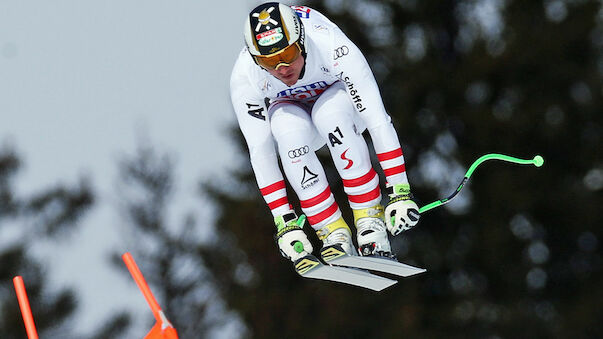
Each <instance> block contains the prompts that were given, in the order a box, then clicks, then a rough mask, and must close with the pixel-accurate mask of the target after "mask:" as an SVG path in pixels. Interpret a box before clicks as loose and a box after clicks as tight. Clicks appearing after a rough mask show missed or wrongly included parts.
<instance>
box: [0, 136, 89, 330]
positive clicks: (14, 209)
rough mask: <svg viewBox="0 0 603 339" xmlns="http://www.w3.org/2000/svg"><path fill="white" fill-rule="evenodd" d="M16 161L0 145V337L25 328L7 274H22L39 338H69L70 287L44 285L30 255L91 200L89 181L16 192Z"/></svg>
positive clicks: (70, 225) (38, 266)
mask: <svg viewBox="0 0 603 339" xmlns="http://www.w3.org/2000/svg"><path fill="white" fill-rule="evenodd" d="M20 166H21V161H20V159H19V157H18V156H17V154H16V153H15V152H14V151H13V150H12V149H9V148H8V147H4V148H2V149H1V150H0V233H1V234H2V240H1V242H0V286H2V288H1V289H0V333H1V336H2V338H25V337H26V334H25V327H24V325H23V320H22V318H21V312H20V310H19V305H18V302H17V297H16V294H15V290H14V288H13V283H12V279H13V277H15V276H17V275H21V276H23V278H24V281H25V285H26V288H27V293H28V297H29V301H30V303H31V307H32V312H33V313H34V319H35V323H36V327H37V330H38V333H39V335H40V337H47V338H58V337H61V338H73V337H74V334H73V333H72V331H71V330H70V326H69V321H70V317H72V316H73V315H74V311H75V309H76V306H77V303H76V297H75V293H74V291H73V290H71V289H69V288H62V289H60V290H51V289H50V288H48V287H47V281H46V274H47V273H48V272H47V270H46V269H45V268H44V267H42V265H41V263H40V262H38V261H37V260H36V259H35V258H33V257H32V255H30V253H29V250H30V249H31V248H32V247H33V246H35V244H36V242H37V241H38V240H41V239H44V238H48V237H51V238H52V237H57V236H59V235H63V234H65V232H70V231H71V230H73V229H74V227H76V226H77V224H78V222H79V220H80V218H81V216H82V215H83V214H84V213H85V212H86V211H87V210H88V209H89V208H90V206H91V205H92V203H93V195H92V191H91V189H90V186H89V184H88V183H87V182H86V181H81V182H80V183H78V184H76V185H70V186H67V185H60V186H56V187H53V188H47V189H43V190H41V191H40V192H39V193H36V194H34V195H32V196H29V197H21V196H19V195H17V194H16V193H15V190H14V180H15V176H16V174H17V172H18V171H19V169H20Z"/></svg>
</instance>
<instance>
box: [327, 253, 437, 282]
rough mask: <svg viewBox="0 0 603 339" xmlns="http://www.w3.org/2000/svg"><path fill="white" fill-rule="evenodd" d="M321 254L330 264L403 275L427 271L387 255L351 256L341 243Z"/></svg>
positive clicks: (407, 275) (408, 275)
mask: <svg viewBox="0 0 603 339" xmlns="http://www.w3.org/2000/svg"><path fill="white" fill-rule="evenodd" d="M320 255H321V257H322V259H323V260H324V261H325V262H326V263H327V264H329V265H337V266H343V267H354V268H360V269H365V270H371V271H378V272H383V273H389V274H393V275H397V276H401V277H410V276H412V275H415V274H419V273H423V272H425V271H426V270H425V269H424V268H419V267H414V266H410V265H407V264H403V263H400V262H398V261H396V260H394V259H389V258H386V257H375V256H373V257H361V256H351V255H349V254H347V253H345V252H344V251H343V248H342V247H341V245H331V246H327V247H325V248H323V249H322V250H321V253H320Z"/></svg>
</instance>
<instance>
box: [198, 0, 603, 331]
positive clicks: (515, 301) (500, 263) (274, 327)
mask: <svg viewBox="0 0 603 339" xmlns="http://www.w3.org/2000/svg"><path fill="white" fill-rule="evenodd" d="M309 5H310V6H311V7H314V8H316V9H318V10H320V11H321V12H322V13H323V14H325V15H327V16H328V17H329V18H330V19H331V20H333V21H334V22H335V23H337V24H338V25H339V26H340V27H341V28H342V29H343V31H344V32H346V34H347V35H348V36H349V37H350V38H351V39H352V41H354V42H355V43H356V44H357V45H358V46H359V47H360V49H361V50H362V51H363V52H364V53H365V55H366V57H367V59H368V60H369V64H370V65H371V67H372V68H373V71H374V72H375V75H376V77H377V81H378V83H379V86H380V89H381V92H382V95H383V99H384V102H385V106H386V108H387V109H388V112H389V113H390V115H391V116H392V119H393V121H394V124H395V126H396V129H397V131H398V133H399V135H400V139H401V141H402V144H403V149H404V151H405V158H406V162H407V169H408V171H409V172H408V174H409V179H410V182H411V185H412V187H413V191H414V194H415V195H416V196H417V197H418V198H419V200H422V201H423V202H424V203H427V202H430V201H433V200H436V199H437V198H439V197H441V196H445V195H447V193H450V192H451V191H452V190H453V189H454V188H455V187H456V185H457V184H458V182H460V179H461V178H462V175H463V174H464V170H466V168H467V167H468V166H469V165H470V164H471V162H473V161H474V160H475V159H476V158H477V157H479V156H481V155H482V154H485V153H491V152H496V153H505V154H510V155H516V156H520V157H525V158H531V157H533V156H534V155H535V154H541V155H542V156H543V157H544V158H545V165H544V166H543V167H542V168H540V169H535V168H533V167H531V168H527V167H523V168H522V167H518V166H510V165H509V166H507V165H503V164H495V163H492V164H487V165H486V164H485V165H482V168H480V169H479V170H478V171H477V172H476V173H475V174H474V177H473V178H472V179H471V182H470V184H469V185H468V187H467V188H465V189H464V191H463V192H462V193H461V195H462V198H458V200H460V203H454V204H451V206H450V207H448V208H441V209H438V210H434V211H430V212H428V213H426V214H425V215H424V216H423V218H422V221H421V222H420V224H419V226H418V227H417V228H416V229H413V230H411V231H410V232H407V233H406V234H403V235H401V236H398V237H396V238H394V240H393V244H392V245H393V246H394V249H395V251H397V253H398V257H399V259H400V260H402V261H404V262H407V263H411V264H417V265H418V266H422V267H426V268H427V269H428V271H427V272H426V273H424V274H423V275H421V276H418V277H414V278H412V279H402V281H401V282H400V283H399V284H398V285H396V286H394V287H392V288H390V289H388V290H385V291H383V292H381V293H373V292H370V291H365V290H360V289H358V288H354V287H349V286H344V285H339V284H335V283H328V282H316V281H308V280H303V279H302V278H300V277H298V276H297V275H296V274H295V273H294V271H293V268H292V265H291V264H290V263H289V262H287V261H286V260H285V259H283V258H281V257H280V255H279V254H278V250H277V247H276V244H275V243H274V240H273V234H274V228H273V226H272V218H271V215H270V212H269V210H268V209H267V207H266V206H265V204H264V202H263V200H262V199H261V196H260V194H259V193H258V189H257V186H256V184H255V180H254V177H253V173H252V172H251V167H250V166H249V165H248V164H247V165H246V166H245V167H243V168H241V169H240V170H239V171H238V172H237V173H233V176H234V177H235V178H236V180H237V182H236V184H234V183H230V187H233V186H236V190H235V189H225V188H224V187H223V186H225V185H226V183H222V184H221V185H216V184H208V185H206V186H205V188H206V190H208V191H209V192H211V194H212V195H213V197H214V199H215V201H216V202H217V204H218V205H219V206H220V213H219V218H218V221H217V225H219V227H220V232H219V237H220V238H219V239H218V240H216V243H219V244H220V246H216V248H215V249H213V250H211V251H206V252H205V253H203V256H204V259H205V262H206V264H207V265H208V266H207V267H208V268H209V269H210V270H211V271H212V272H213V274H214V275H215V276H216V279H218V280H219V282H220V283H219V284H218V285H217V286H218V287H219V289H220V294H221V295H222V296H223V297H224V298H225V300H226V302H227V304H228V305H229V306H230V307H231V308H232V309H234V310H236V311H238V312H239V313H240V314H241V317H242V318H243V319H244V321H245V322H246V324H247V326H248V327H249V329H250V332H251V333H252V335H253V336H254V337H258V338H272V337H274V338H281V337H289V338H294V337H315V338H329V337H350V338H352V337H354V338H355V337H375V338H381V337H383V338H388V337H391V338H393V337H401V336H404V337H410V338H442V337H446V338H451V337H452V338H456V337H458V338H466V337H488V336H499V337H509V338H512V337H559V338H561V337H570V336H579V337H598V336H601V335H602V332H603V326H601V324H600V322H599V321H598V319H600V318H601V316H602V314H601V311H600V309H601V308H600V307H599V304H600V303H601V302H602V301H603V295H601V292H600V288H597V287H598V286H600V285H601V283H602V282H603V281H602V280H603V279H602V276H601V274H602V272H601V250H600V239H601V236H602V234H601V233H602V232H601V228H600V225H601V224H603V216H602V215H601V213H600V212H599V211H598V209H599V206H601V205H602V204H603V195H602V193H601V192H602V189H603V168H602V167H601V166H602V157H601V139H602V135H601V134H602V130H601V127H602V123H603V114H601V112H602V111H603V102H602V99H603V98H602V95H603V93H602V78H603V77H602V75H603V69H602V68H601V65H602V64H603V53H602V52H603V39H602V38H601V36H603V34H602V32H603V22H602V19H601V16H600V13H601V2H600V1H588V0H584V1H571V2H570V1H512V0H509V1H460V0H457V1H453V0H446V1H429V0H426V1H404V2H398V1H346V2H344V1H324V2H322V1H320V2H319V1H314V2H311V3H310V4H309ZM235 135H236V137H237V138H238V141H239V144H240V145H241V148H240V151H241V152H242V153H244V152H246V147H245V146H244V142H243V140H242V138H241V136H240V134H239V132H238V131H237V132H236V134H235ZM323 151H324V150H323ZM321 157H323V159H325V160H326V159H327V158H326V154H325V152H321ZM323 164H325V166H326V172H327V175H328V178H329V181H330V183H331V184H332V190H333V192H334V193H335V194H336V200H337V201H338V202H339V203H340V205H342V206H343V205H344V203H345V201H346V197H345V196H344V195H343V194H342V192H343V190H342V187H341V183H340V179H339V178H338V176H337V173H336V171H335V169H334V168H333V167H332V166H331V165H330V161H323ZM375 165H377V166H378V164H376V163H375ZM289 193H290V194H291V196H294V194H293V193H292V191H291V190H289ZM297 207H298V206H297ZM297 210H299V208H298V209H297ZM346 217H347V220H348V221H350V220H351V218H350V214H349V211H348V214H347V215H346ZM307 232H308V233H309V234H312V231H311V230H310V229H307ZM312 237H313V235H312ZM313 240H314V241H316V239H315V237H313ZM241 272H244V274H241ZM241 277H243V279H241Z"/></svg>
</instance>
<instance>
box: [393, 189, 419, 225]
mask: <svg viewBox="0 0 603 339" xmlns="http://www.w3.org/2000/svg"><path fill="white" fill-rule="evenodd" d="M386 190H387V194H388V195H389V202H388V203H387V205H386V206H385V224H386V225H387V229H388V230H389V232H390V233H391V234H392V235H398V234H400V233H401V232H404V231H407V230H409V229H411V228H413V227H414V226H415V225H416V224H417V223H418V222H419V216H420V214H419V207H418V206H417V204H416V203H415V202H414V201H412V196H411V194H410V185H408V184H396V185H387V187H386Z"/></svg>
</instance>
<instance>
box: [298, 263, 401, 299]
mask: <svg viewBox="0 0 603 339" xmlns="http://www.w3.org/2000/svg"><path fill="white" fill-rule="evenodd" d="M294 265H295V271H296V272H297V273H298V274H299V275H301V276H302V277H304V278H310V279H321V280H329V281H335V282H340V283H344V284H348V285H354V286H358V287H363V288H367V289H370V290H373V291H381V290H383V289H385V288H388V287H390V286H392V285H394V284H396V283H397V281H396V280H392V279H388V278H385V277H381V276H378V275H375V274H371V273H369V272H366V271H362V270H359V269H355V268H346V267H336V266H329V265H325V264H323V263H322V262H321V261H320V260H318V258H316V257H315V256H313V255H311V254H309V255H307V256H305V257H303V258H300V259H298V260H297V261H295V263H294Z"/></svg>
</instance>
